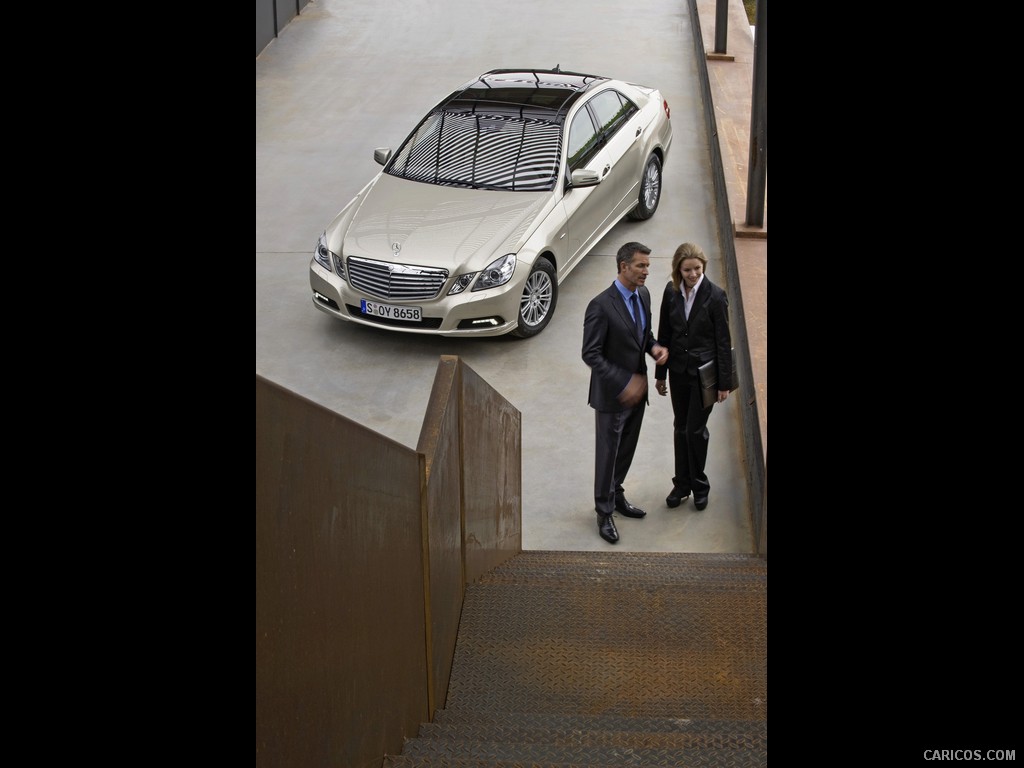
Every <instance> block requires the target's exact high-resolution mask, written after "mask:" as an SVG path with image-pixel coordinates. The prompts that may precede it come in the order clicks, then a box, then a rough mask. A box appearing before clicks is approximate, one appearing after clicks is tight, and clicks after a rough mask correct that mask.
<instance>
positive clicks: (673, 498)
mask: <svg viewBox="0 0 1024 768" xmlns="http://www.w3.org/2000/svg"><path fill="white" fill-rule="evenodd" d="M688 498H690V494H689V492H687V493H682V492H681V491H677V490H676V489H675V488H673V489H672V493H670V494H669V495H668V496H666V497H665V503H666V504H667V505H668V506H670V507H672V509H675V508H676V507H678V506H679V505H680V504H682V503H683V502H684V501H686V500H687V499H688Z"/></svg>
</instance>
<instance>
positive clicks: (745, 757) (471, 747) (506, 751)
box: [402, 738, 767, 768]
mask: <svg viewBox="0 0 1024 768" xmlns="http://www.w3.org/2000/svg"><path fill="white" fill-rule="evenodd" d="M402 755H403V756H404V757H412V758H416V757H422V758H426V759H430V760H437V759H443V760H479V761H488V762H490V763H491V764H504V763H511V764H525V765H528V766H532V765H535V764H545V765H562V764H569V765H586V766H593V765H614V766H638V767H641V768H648V767H653V766H672V767H683V768H686V767H687V766H723V765H724V766H743V767H744V768H758V767H759V766H762V765H765V764H766V762H767V753H766V752H765V751H763V750H740V749H721V750H720V749H631V748H629V747H615V746H611V747H556V746H551V745H544V744H505V743H500V742H472V741H440V740H437V739H418V738H416V739H409V740H408V741H406V743H405V746H404V748H403V749H402ZM431 764H432V763H431Z"/></svg>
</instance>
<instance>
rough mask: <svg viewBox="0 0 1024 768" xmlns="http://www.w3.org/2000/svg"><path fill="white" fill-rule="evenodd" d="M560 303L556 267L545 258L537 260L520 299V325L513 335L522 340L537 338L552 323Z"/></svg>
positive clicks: (541, 257)
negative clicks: (552, 317) (557, 305)
mask: <svg viewBox="0 0 1024 768" xmlns="http://www.w3.org/2000/svg"><path fill="white" fill-rule="evenodd" d="M557 303H558V279H557V276H556V274H555V267H554V265H553V264H552V263H551V262H550V261H549V260H548V259H547V258H546V257H544V256H540V257H538V258H537V261H536V262H535V263H534V265H533V269H531V270H530V276H529V277H527V278H526V283H525V285H523V295H522V296H521V297H520V298H519V325H518V326H516V328H515V330H513V331H512V335H513V336H516V337H518V338H520V339H528V338H530V337H531V336H536V335H537V334H538V333H540V332H541V331H543V330H544V328H545V327H547V324H548V323H549V322H551V316H552V315H553V314H555V305H556V304H557Z"/></svg>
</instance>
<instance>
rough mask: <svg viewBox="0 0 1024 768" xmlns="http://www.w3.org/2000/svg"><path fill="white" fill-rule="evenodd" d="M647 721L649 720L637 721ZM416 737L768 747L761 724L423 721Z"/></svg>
mask: <svg viewBox="0 0 1024 768" xmlns="http://www.w3.org/2000/svg"><path fill="white" fill-rule="evenodd" d="M637 722H651V721H649V720H648V721H637ZM418 738H421V739H438V740H447V741H474V742H502V743H510V744H546V745H550V746H552V747H609V746H612V747H629V748H630V749H677V750H678V749H690V748H702V749H758V750H766V749H767V748H768V744H767V742H768V736H767V733H766V729H765V728H764V727H761V728H758V729H757V730H756V731H754V732H744V731H742V730H736V729H733V730H732V732H729V733H701V732H692V733H663V732H660V731H642V730H635V729H630V730H624V731H616V730H611V729H603V728H587V729H578V730H577V729H567V728H535V727H525V728H523V727H517V726H507V725H468V724H461V725H442V724H439V723H423V724H422V725H421V726H420V731H419V734H418Z"/></svg>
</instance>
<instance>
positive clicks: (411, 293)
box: [348, 256, 448, 301]
mask: <svg viewBox="0 0 1024 768" xmlns="http://www.w3.org/2000/svg"><path fill="white" fill-rule="evenodd" d="M348 279H349V283H350V284H351V285H352V287H354V288H358V289H359V290H360V291H365V292H366V293H368V294H370V295H372V296H379V297H381V298H384V299H398V300H403V301H417V300H418V301H422V300H424V299H433V298H434V297H435V296H437V294H438V293H440V291H441V288H443V287H444V284H445V281H446V280H447V279H448V270H447V269H430V268H428V267H417V266H414V265H412V264H390V263H388V262H386V261H374V260H373V259H361V258H358V257H356V256H349V257H348Z"/></svg>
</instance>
